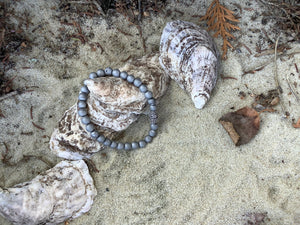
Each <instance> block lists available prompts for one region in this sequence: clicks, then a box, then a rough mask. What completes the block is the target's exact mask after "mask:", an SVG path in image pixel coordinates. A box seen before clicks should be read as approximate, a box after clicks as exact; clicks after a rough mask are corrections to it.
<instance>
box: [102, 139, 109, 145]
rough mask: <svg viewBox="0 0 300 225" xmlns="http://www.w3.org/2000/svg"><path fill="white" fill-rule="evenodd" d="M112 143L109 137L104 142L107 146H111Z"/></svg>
mask: <svg viewBox="0 0 300 225" xmlns="http://www.w3.org/2000/svg"><path fill="white" fill-rule="evenodd" d="M110 144H111V140H109V139H108V138H106V139H105V141H104V142H103V145H105V146H110Z"/></svg>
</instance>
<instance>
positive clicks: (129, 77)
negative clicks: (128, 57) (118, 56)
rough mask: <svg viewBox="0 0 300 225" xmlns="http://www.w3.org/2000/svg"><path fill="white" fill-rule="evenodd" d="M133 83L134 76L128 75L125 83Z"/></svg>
mask: <svg viewBox="0 0 300 225" xmlns="http://www.w3.org/2000/svg"><path fill="white" fill-rule="evenodd" d="M133 81H134V76H132V75H128V76H127V82H129V83H132V82H133Z"/></svg>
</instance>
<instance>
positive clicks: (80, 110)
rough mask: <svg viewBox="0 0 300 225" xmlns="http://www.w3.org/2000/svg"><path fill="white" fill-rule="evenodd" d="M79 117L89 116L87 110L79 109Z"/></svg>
mask: <svg viewBox="0 0 300 225" xmlns="http://www.w3.org/2000/svg"><path fill="white" fill-rule="evenodd" d="M78 115H79V116H81V117H82V116H86V115H87V111H86V109H78Z"/></svg>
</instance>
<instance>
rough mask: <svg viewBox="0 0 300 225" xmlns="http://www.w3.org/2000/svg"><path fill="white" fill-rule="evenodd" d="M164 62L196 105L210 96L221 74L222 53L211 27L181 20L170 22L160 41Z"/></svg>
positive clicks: (164, 66) (166, 68)
mask: <svg viewBox="0 0 300 225" xmlns="http://www.w3.org/2000/svg"><path fill="white" fill-rule="evenodd" d="M159 60H160V64H161V66H162V67H163V68H164V70H165V71H166V73H167V74H168V75H169V76H170V77H171V78H172V79H174V80H175V81H176V82H177V83H178V84H179V86H180V87H181V88H182V89H184V90H186V91H187V92H188V93H189V94H190V95H191V98H192V100H193V102H194V104H195V107H196V108H199V109H201V108H203V107H204V105H205V104H206V102H207V101H208V100H209V98H210V95H211V92H212V89H213V88H214V86H215V84H216V81H217V76H218V64H219V63H218V60H219V53H218V50H217V48H216V45H215V44H214V42H213V40H212V38H211V37H210V36H209V34H208V33H207V31H205V30H202V29H201V28H200V27H199V26H197V25H195V24H193V23H190V22H185V21H181V20H177V21H173V22H169V23H167V25H166V27H165V28H164V30H163V33H162V36H161V41H160V58H159Z"/></svg>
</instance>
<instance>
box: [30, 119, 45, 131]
mask: <svg viewBox="0 0 300 225" xmlns="http://www.w3.org/2000/svg"><path fill="white" fill-rule="evenodd" d="M31 123H32V125H33V126H35V127H36V128H38V129H40V130H45V128H43V127H40V126H39V125H37V124H36V123H34V122H33V121H31Z"/></svg>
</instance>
